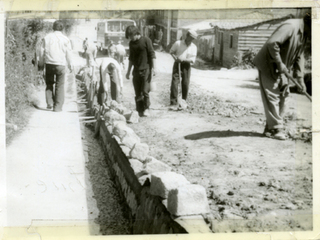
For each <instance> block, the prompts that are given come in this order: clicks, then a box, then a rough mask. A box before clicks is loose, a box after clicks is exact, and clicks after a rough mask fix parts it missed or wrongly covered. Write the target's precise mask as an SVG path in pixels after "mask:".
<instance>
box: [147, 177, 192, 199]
mask: <svg viewBox="0 0 320 240" xmlns="http://www.w3.org/2000/svg"><path fill="white" fill-rule="evenodd" d="M184 184H190V183H189V181H188V180H187V179H186V178H185V177H184V176H183V175H181V174H178V173H175V172H156V173H153V174H151V186H150V194H152V195H157V196H160V197H162V198H167V197H168V193H169V191H170V190H172V189H175V188H177V187H178V186H180V185H184Z"/></svg>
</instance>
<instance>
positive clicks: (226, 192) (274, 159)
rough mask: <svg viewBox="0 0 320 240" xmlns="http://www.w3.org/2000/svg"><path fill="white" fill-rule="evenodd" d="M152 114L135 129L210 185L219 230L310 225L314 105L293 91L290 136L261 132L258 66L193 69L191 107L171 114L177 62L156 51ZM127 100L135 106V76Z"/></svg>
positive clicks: (192, 177)
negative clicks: (284, 138) (275, 136)
mask: <svg viewBox="0 0 320 240" xmlns="http://www.w3.org/2000/svg"><path fill="white" fill-rule="evenodd" d="M157 63H158V68H159V72H158V74H157V76H156V77H154V79H153V81H155V83H156V85H157V90H156V91H155V92H153V93H151V111H152V114H151V116H150V117H149V118H140V122H139V123H137V124H132V125H131V127H132V128H133V129H134V130H135V131H136V132H137V134H138V135H139V136H140V137H141V138H142V141H143V142H146V143H147V144H149V146H150V155H152V156H154V157H156V158H157V159H159V160H161V161H163V162H165V163H167V164H169V165H170V166H171V167H172V168H173V171H175V172H178V173H181V174H183V175H185V176H186V178H187V179H188V180H189V181H190V182H191V183H197V184H200V185H203V186H204V187H205V188H206V189H207V196H208V199H209V204H210V209H211V214H210V216H209V217H210V218H211V221H212V230H213V231H214V232H247V231H292V230H295V231H303V230H310V229H312V144H311V138H310V135H308V134H306V133H304V134H303V135H302V134H301V133H300V132H299V130H301V131H304V130H311V103H310V102H308V100H307V99H306V98H305V97H304V96H301V95H297V94H291V96H290V99H289V101H288V109H287V117H286V125H287V126H288V129H290V131H291V133H292V132H293V131H297V134H296V135H294V134H292V137H293V138H295V139H293V138H290V139H289V140H287V141H278V140H273V139H269V138H265V137H263V135H262V132H263V129H264V125H265V117H264V114H263V106H262V103H261V97H260V90H259V85H258V81H257V80H255V77H256V71H252V70H251V71H236V70H234V71H205V70H198V69H192V77H191V87H190V95H189V99H188V104H189V109H188V110H185V111H170V110H168V105H169V94H170V93H169V89H170V82H171V68H172V59H171V57H170V55H168V54H166V53H159V52H157ZM123 91H124V92H123V95H124V96H123V103H124V105H126V106H127V107H130V108H133V109H134V108H135V104H134V92H133V86H132V80H130V81H128V80H124V90H123Z"/></svg>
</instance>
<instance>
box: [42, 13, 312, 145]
mask: <svg viewBox="0 0 320 240" xmlns="http://www.w3.org/2000/svg"><path fill="white" fill-rule="evenodd" d="M62 28H63V27H62V23H60V22H59V21H56V22H55V23H54V25H53V29H54V32H53V33H50V34H48V35H47V36H46V37H45V39H44V49H45V51H44V52H45V64H46V68H47V71H46V84H47V88H46V100H47V104H48V108H52V107H53V110H54V111H61V109H62V105H63V94H62V92H63V90H61V89H63V87H64V74H65V70H64V66H65V65H66V60H67V62H68V65H69V67H70V69H72V63H71V59H70V53H69V52H70V51H69V50H70V48H69V45H70V44H69V43H68V39H67V38H66V37H65V36H64V35H63V34H62V33H61V31H62ZM125 35H126V38H127V39H130V42H129V64H128V69H127V72H126V78H127V79H130V74H131V70H132V68H133V71H132V77H133V79H132V81H133V87H134V91H135V103H136V110H137V111H138V113H139V115H140V116H141V117H147V116H149V115H150V112H149V107H150V104H151V103H150V97H149V92H150V83H151V81H152V77H153V76H154V75H155V74H156V72H157V68H156V55H155V51H154V49H153V46H152V42H151V40H150V39H149V38H148V37H145V36H142V35H141V33H140V32H139V29H138V28H137V27H135V26H133V25H132V26H128V27H127V28H126V32H125ZM57 38H58V39H60V41H56V40H55V39H57ZM196 38H197V33H196V32H195V31H193V30H189V31H188V32H187V34H186V38H185V39H182V40H178V41H176V42H175V43H174V44H173V45H172V47H171V49H170V54H171V55H172V57H173V58H174V64H173V70H172V80H171V89H170V105H173V106H176V105H177V104H178V89H179V84H180V77H181V90H182V99H183V100H187V97H188V91H189V83H190V76H191V66H192V64H194V63H195V60H196V56H197V46H196V45H195V44H194V43H193V40H194V39H196ZM307 39H311V16H310V15H309V14H307V15H306V16H305V17H304V18H303V19H289V20H287V21H285V22H283V23H282V24H281V25H280V26H279V27H278V28H277V29H276V30H275V31H274V33H273V34H272V35H271V37H270V38H269V40H267V42H266V43H265V44H264V46H263V47H262V48H261V50H260V51H259V53H258V54H257V55H256V57H255V58H254V60H253V62H254V64H255V65H256V67H257V69H258V70H259V83H260V90H261V96H262V102H263V106H264V110H265V115H266V126H265V130H264V133H263V134H264V135H265V136H267V137H271V138H274V139H278V140H285V139H286V135H285V132H284V124H283V117H284V109H285V99H286V98H287V97H288V93H289V83H288V79H290V78H292V77H294V78H295V79H297V81H298V83H299V85H300V86H298V89H299V90H300V91H301V92H305V91H306V87H305V83H304V80H303V77H304V75H303V74H304V71H303V70H304V61H303V60H304V56H303V51H304V49H305V46H306V43H307ZM119 45H121V44H118V45H114V44H111V46H110V48H109V56H108V57H105V58H103V59H102V62H101V64H100V66H99V71H100V80H96V82H97V86H98V87H97V89H98V102H99V103H100V104H103V103H104V101H105V100H107V99H113V100H116V101H118V102H120V101H121V99H120V95H121V92H122V87H123V80H122V73H121V66H120V65H121V64H122V63H123V58H124V57H125V54H126V52H125V50H124V48H123V49H120V48H121V46H122V45H121V46H119ZM117 47H118V48H117ZM84 49H85V53H86V56H87V65H88V66H91V67H92V72H91V74H92V75H91V76H92V78H93V77H94V73H95V72H94V71H95V70H94V69H95V66H96V64H95V58H96V51H97V49H96V47H90V45H87V44H84ZM119 51H120V52H121V53H120V54H119ZM54 75H55V76H56V82H55V84H56V90H55V94H54V92H53V84H54V81H53V76H54Z"/></svg>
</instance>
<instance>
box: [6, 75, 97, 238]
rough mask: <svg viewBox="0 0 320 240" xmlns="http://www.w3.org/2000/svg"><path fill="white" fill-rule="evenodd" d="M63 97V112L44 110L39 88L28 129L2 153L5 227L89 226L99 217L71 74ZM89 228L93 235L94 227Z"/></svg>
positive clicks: (74, 85)
mask: <svg viewBox="0 0 320 240" xmlns="http://www.w3.org/2000/svg"><path fill="white" fill-rule="evenodd" d="M65 93H66V95H65V104H64V107H63V111H62V112H58V113H56V112H53V111H52V110H50V111H49V110H47V109H46V102H45V94H44V88H43V89H42V90H41V91H40V92H39V93H38V99H39V100H40V103H39V108H38V109H36V110H35V112H34V113H33V114H32V116H31V117H30V121H29V123H28V126H27V128H26V129H25V130H24V131H23V133H21V135H20V136H18V137H17V138H16V139H15V140H14V141H13V142H12V144H11V145H10V146H9V147H7V149H6V181H7V184H6V189H7V205H6V216H7V217H6V221H5V223H4V225H5V226H7V227H23V226H30V225H32V224H34V222H39V221H41V222H42V225H52V224H53V225H56V226H57V225H58V226H60V224H61V223H63V225H64V226H68V225H72V226H76V225H83V226H88V224H89V225H92V224H90V222H91V221H93V219H94V218H95V217H97V215H98V210H97V208H96V203H95V200H94V199H93V198H92V196H93V193H92V189H91V185H90V182H89V179H88V178H89V177H88V173H87V172H86V169H85V157H84V154H83V147H82V140H81V131H80V122H79V113H78V111H77V104H76V100H77V92H76V84H75V78H74V76H73V74H68V75H67V79H66V86H65ZM58 222H59V223H58ZM57 223H58V224H57ZM89 228H91V229H89ZM89 228H88V234H94V232H95V230H94V229H93V228H95V226H93V227H92V226H91V227H89Z"/></svg>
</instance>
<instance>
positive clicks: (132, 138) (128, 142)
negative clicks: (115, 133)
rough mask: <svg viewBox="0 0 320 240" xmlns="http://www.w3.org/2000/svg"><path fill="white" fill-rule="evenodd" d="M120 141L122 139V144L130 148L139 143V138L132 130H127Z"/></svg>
mask: <svg viewBox="0 0 320 240" xmlns="http://www.w3.org/2000/svg"><path fill="white" fill-rule="evenodd" d="M121 141H122V144H124V145H125V146H127V147H129V148H130V149H132V148H133V146H134V145H135V144H137V143H140V138H139V136H138V135H137V134H136V133H135V132H134V131H133V130H132V131H128V132H127V133H126V135H125V136H124V137H123V138H122V139H121Z"/></svg>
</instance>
